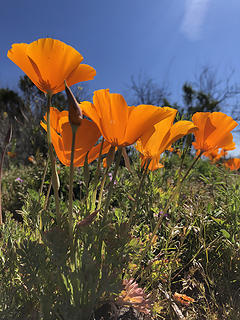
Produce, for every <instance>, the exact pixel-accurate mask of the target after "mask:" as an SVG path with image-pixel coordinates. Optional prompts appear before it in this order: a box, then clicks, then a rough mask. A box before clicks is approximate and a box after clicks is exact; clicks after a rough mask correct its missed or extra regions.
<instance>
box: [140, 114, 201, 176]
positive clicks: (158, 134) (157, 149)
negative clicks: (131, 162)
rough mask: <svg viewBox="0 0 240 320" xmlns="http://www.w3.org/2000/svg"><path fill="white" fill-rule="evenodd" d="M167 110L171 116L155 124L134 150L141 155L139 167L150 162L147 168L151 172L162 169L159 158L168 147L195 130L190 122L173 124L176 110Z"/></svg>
mask: <svg viewBox="0 0 240 320" xmlns="http://www.w3.org/2000/svg"><path fill="white" fill-rule="evenodd" d="M168 109H170V110H171V116H169V117H168V118H166V119H164V120H162V121H160V122H159V123H157V124H155V125H154V127H153V128H151V129H150V130H148V131H146V132H145V133H144V134H143V135H142V136H141V137H140V139H139V140H138V141H137V145H136V149H137V150H138V151H139V152H140V153H141V159H142V161H141V165H142V166H143V165H144V163H146V161H148V160H151V162H150V164H149V166H148V168H149V170H152V171H153V170H156V169H158V168H162V167H163V165H162V164H160V163H159V161H160V156H161V154H162V153H163V152H164V151H165V150H166V149H167V148H168V147H169V146H171V145H172V144H173V143H174V142H175V141H177V140H178V139H180V138H182V137H183V136H185V135H186V134H189V133H192V132H194V131H195V130H197V128H196V126H194V124H193V123H192V122H191V121H178V122H177V123H175V124H173V121H174V119H175V116H176V113H177V110H175V109H171V108H168Z"/></svg>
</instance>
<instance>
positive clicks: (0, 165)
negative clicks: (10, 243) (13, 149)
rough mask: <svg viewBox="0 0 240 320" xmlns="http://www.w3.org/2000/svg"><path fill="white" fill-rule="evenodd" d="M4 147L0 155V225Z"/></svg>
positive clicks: (0, 218) (0, 221)
mask: <svg viewBox="0 0 240 320" xmlns="http://www.w3.org/2000/svg"><path fill="white" fill-rule="evenodd" d="M6 147H7V146H6V145H5V146H4V149H3V152H2V155H1V160H0V225H2V224H3V219H2V173H3V161H4V157H5V153H6Z"/></svg>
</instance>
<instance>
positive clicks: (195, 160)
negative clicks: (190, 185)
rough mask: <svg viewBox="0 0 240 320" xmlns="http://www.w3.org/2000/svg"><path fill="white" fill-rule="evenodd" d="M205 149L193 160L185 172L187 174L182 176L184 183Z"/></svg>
mask: <svg viewBox="0 0 240 320" xmlns="http://www.w3.org/2000/svg"><path fill="white" fill-rule="evenodd" d="M202 154H203V151H201V152H200V153H199V155H198V156H197V157H196V158H195V159H194V160H193V162H192V164H191V166H190V167H189V168H188V170H187V172H186V173H185V176H184V177H183V178H182V180H181V183H180V184H182V183H183V181H184V180H185V179H186V178H187V176H188V175H189V173H190V171H191V170H192V168H193V167H194V165H195V164H196V163H197V161H198V160H199V159H200V157H201V156H202Z"/></svg>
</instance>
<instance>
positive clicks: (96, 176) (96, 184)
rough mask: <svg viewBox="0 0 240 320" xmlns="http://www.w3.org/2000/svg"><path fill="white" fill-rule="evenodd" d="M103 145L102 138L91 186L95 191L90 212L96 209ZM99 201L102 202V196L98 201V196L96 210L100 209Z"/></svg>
mask: <svg viewBox="0 0 240 320" xmlns="http://www.w3.org/2000/svg"><path fill="white" fill-rule="evenodd" d="M103 143H104V138H103V139H102V142H101V147H100V151H99V156H98V163H97V170H96V174H95V177H94V183H93V186H94V188H95V189H94V191H93V194H92V211H94V210H95V207H96V198H97V190H98V180H99V176H100V165H101V155H102V149H103ZM104 183H105V182H104ZM100 194H101V191H100ZM99 200H100V202H99ZM101 201H102V195H101V199H100V195H99V198H98V206H97V209H99V208H100V205H101ZM99 203H100V204H99Z"/></svg>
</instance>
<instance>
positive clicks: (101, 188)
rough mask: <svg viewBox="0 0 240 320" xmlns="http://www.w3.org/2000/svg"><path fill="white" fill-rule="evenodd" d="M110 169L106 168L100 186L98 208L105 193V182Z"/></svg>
mask: <svg viewBox="0 0 240 320" xmlns="http://www.w3.org/2000/svg"><path fill="white" fill-rule="evenodd" d="M108 169H109V168H106V170H105V173H104V176H103V178H102V182H101V186H100V191H99V197H98V205H97V210H99V209H100V207H101V203H102V195H103V190H104V185H105V182H106V179H107V174H108Z"/></svg>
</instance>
